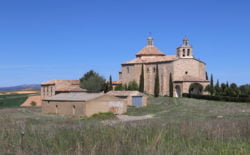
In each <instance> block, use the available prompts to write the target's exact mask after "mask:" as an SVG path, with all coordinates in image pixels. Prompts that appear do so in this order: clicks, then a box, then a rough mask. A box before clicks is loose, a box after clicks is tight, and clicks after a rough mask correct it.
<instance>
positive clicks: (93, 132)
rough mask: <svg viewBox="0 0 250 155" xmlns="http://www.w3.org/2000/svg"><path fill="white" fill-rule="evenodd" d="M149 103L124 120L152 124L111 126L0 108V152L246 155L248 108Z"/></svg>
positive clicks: (162, 100)
mask: <svg viewBox="0 0 250 155" xmlns="http://www.w3.org/2000/svg"><path fill="white" fill-rule="evenodd" d="M149 103H150V104H149V105H148V106H147V107H143V108H134V107H131V108H129V110H128V113H127V114H128V115H148V114H151V115H153V116H154V117H153V118H152V119H148V120H141V121H131V122H126V123H117V124H113V125H106V124H104V123H103V122H104V121H105V122H107V121H108V120H104V119H103V118H100V117H94V118H81V119H77V118H70V117H65V116H55V115H45V114H41V112H40V109H39V108H3V109H0V123H1V127H0V150H1V153H2V154H102V155H106V154H107V155H110V154H124V155H127V154H142V155H145V154H154V155H155V154H197V155H200V154H208V155H214V154H237V155H238V154H250V105H249V104H246V103H226V102H215V101H205V100H195V99H186V98H180V99H173V98H168V97H159V98H149ZM104 117H106V116H104ZM108 118H109V117H107V119H108ZM110 119H112V120H114V118H113V117H111V118H110ZM22 132H23V133H24V135H22V134H21V133H22Z"/></svg>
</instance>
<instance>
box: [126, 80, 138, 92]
mask: <svg viewBox="0 0 250 155" xmlns="http://www.w3.org/2000/svg"><path fill="white" fill-rule="evenodd" d="M138 89H139V87H138V84H137V83H136V81H132V82H129V83H128V90H138Z"/></svg>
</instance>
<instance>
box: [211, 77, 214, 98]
mask: <svg viewBox="0 0 250 155" xmlns="http://www.w3.org/2000/svg"><path fill="white" fill-rule="evenodd" d="M210 87H211V88H210V94H211V95H213V94H214V79H213V74H211V79H210Z"/></svg>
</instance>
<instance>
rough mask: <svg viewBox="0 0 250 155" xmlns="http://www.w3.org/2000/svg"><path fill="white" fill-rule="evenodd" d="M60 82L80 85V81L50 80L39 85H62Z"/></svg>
mask: <svg viewBox="0 0 250 155" xmlns="http://www.w3.org/2000/svg"><path fill="white" fill-rule="evenodd" d="M62 82H67V83H71V84H73V85H75V84H80V80H50V81H46V82H43V83H42V84H41V85H52V84H57V83H62Z"/></svg>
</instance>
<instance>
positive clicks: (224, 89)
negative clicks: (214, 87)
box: [220, 83, 227, 96]
mask: <svg viewBox="0 0 250 155" xmlns="http://www.w3.org/2000/svg"><path fill="white" fill-rule="evenodd" d="M220 87H221V95H223V96H226V93H225V91H226V88H227V85H226V84H225V83H222V84H221V85H220Z"/></svg>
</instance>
